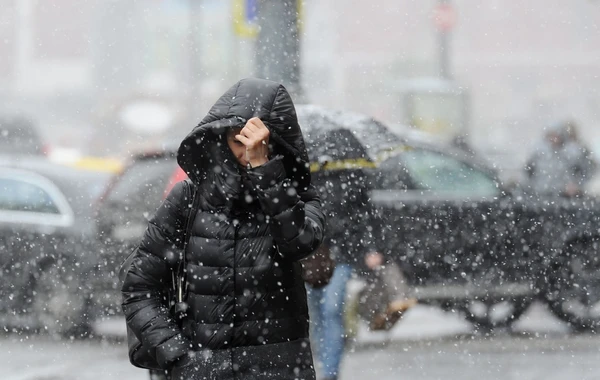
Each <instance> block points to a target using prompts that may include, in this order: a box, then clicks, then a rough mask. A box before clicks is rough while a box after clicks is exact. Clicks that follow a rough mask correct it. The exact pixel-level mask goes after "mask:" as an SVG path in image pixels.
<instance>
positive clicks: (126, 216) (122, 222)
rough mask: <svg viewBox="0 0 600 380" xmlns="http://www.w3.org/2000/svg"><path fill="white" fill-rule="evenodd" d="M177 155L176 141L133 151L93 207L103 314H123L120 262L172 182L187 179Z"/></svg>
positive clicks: (97, 303) (99, 310)
mask: <svg viewBox="0 0 600 380" xmlns="http://www.w3.org/2000/svg"><path fill="white" fill-rule="evenodd" d="M176 154H177V151H176V148H175V147H173V146H166V147H162V148H160V149H156V150H151V151H144V152H140V153H136V154H134V155H133V156H132V157H131V158H130V160H129V161H128V162H127V163H126V164H125V165H124V166H123V168H122V170H121V171H120V172H119V173H117V174H115V175H114V176H113V177H112V178H111V180H110V181H109V184H108V186H107V187H106V188H105V190H104V192H103V194H102V195H101V196H100V198H99V200H98V202H97V203H96V204H95V206H94V215H95V220H96V224H97V233H98V236H97V240H98V241H99V242H100V243H101V248H100V249H99V250H98V252H97V254H98V257H99V262H98V267H97V275H96V276H95V277H94V285H93V286H94V293H95V295H96V298H95V303H94V305H95V306H94V308H95V310H96V316H97V318H98V319H107V318H112V317H114V316H118V315H121V314H122V313H121V293H120V284H119V283H118V281H117V280H116V278H117V273H118V270H119V267H120V265H121V263H122V261H123V260H124V259H125V257H127V255H128V254H129V253H130V252H131V250H132V249H134V248H135V247H136V246H137V245H138V244H139V242H140V239H141V237H142V235H143V233H144V231H145V230H146V227H147V225H148V220H149V218H150V217H152V215H153V214H154V212H155V211H156V209H157V208H158V206H159V205H160V203H161V202H162V200H163V199H164V198H165V197H166V195H167V194H168V193H169V191H170V190H171V188H172V187H173V185H174V184H175V183H177V182H179V181H181V180H183V179H185V178H187V176H186V174H185V173H184V172H183V170H181V168H180V167H179V165H178V164H177V159H176Z"/></svg>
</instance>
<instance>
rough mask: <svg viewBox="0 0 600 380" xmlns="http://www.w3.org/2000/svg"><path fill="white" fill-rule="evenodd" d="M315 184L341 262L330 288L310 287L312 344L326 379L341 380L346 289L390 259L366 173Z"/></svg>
mask: <svg viewBox="0 0 600 380" xmlns="http://www.w3.org/2000/svg"><path fill="white" fill-rule="evenodd" d="M340 143H343V141H341V142H340ZM314 183H315V186H316V187H317V189H318V192H319V195H320V197H321V201H322V204H323V210H324V212H325V215H326V217H327V234H326V237H325V242H324V245H326V246H327V247H329V249H330V252H331V255H332V256H333V259H334V261H335V263H336V264H335V270H334V272H333V276H332V278H331V280H330V282H329V284H328V285H326V286H325V287H322V288H318V289H315V288H311V287H310V286H308V299H309V308H310V316H311V327H312V330H311V338H312V339H311V340H312V342H313V345H314V349H315V357H316V359H317V362H318V368H319V370H320V373H321V375H322V379H323V380H334V379H337V378H338V376H339V371H340V365H341V362H342V358H343V354H344V348H345V345H346V331H345V327H344V310H345V306H346V286H347V284H348V281H349V280H350V279H351V278H352V276H353V273H356V274H362V275H367V276H369V273H370V274H371V275H372V274H374V272H368V271H367V269H372V270H374V271H375V270H376V269H377V268H378V267H380V266H381V264H382V263H383V261H384V260H385V259H384V256H383V254H382V253H380V252H381V250H380V249H379V244H380V243H381V239H379V238H378V236H379V231H380V230H381V228H382V226H381V225H380V222H379V218H378V217H377V215H376V213H375V210H374V208H373V205H372V204H371V202H370V199H369V194H368V190H369V188H368V186H369V185H368V183H369V180H368V179H367V176H366V175H365V173H364V172H363V171H362V170H360V169H356V170H352V169H344V170H333V171H322V172H317V173H315V174H314ZM365 265H366V266H365ZM375 302H377V301H375ZM387 306H388V305H383V308H384V309H387ZM402 307H404V306H402ZM377 310H380V307H379V306H378V308H377ZM386 312H387V310H386ZM389 313H390V314H389V315H390V317H391V315H392V314H394V313H395V312H394V311H393V310H392V309H389ZM373 316H374V315H373Z"/></svg>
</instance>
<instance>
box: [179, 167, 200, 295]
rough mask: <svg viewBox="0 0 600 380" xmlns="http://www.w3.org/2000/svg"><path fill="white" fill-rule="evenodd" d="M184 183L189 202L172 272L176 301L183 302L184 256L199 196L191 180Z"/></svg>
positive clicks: (184, 285)
mask: <svg viewBox="0 0 600 380" xmlns="http://www.w3.org/2000/svg"><path fill="white" fill-rule="evenodd" d="M185 185H186V188H187V195H188V196H187V199H188V201H189V200H191V202H190V203H189V206H188V207H189V210H188V214H187V218H186V223H185V235H184V241H183V250H182V251H181V257H180V259H179V265H178V266H177V273H173V275H174V276H176V279H175V280H176V281H175V284H176V285H175V289H176V290H177V302H183V298H184V293H185V290H186V288H187V282H186V281H185V268H186V264H185V256H186V252H187V247H188V243H189V241H190V237H191V233H192V227H193V226H194V220H195V219H196V214H197V213H198V202H199V197H198V196H197V191H196V186H195V185H194V184H193V183H192V181H191V180H189V179H186V180H185Z"/></svg>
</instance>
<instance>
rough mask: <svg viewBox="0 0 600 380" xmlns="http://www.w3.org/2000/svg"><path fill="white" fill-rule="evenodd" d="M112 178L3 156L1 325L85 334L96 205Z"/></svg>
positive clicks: (0, 194)
mask: <svg viewBox="0 0 600 380" xmlns="http://www.w3.org/2000/svg"><path fill="white" fill-rule="evenodd" d="M107 179H108V176H107V175H106V174H105V173H97V172H90V171H85V170H77V169H74V168H70V167H66V166H63V165H58V164H53V163H50V162H48V161H47V160H46V159H44V158H35V157H19V158H15V157H14V156H12V157H10V158H9V157H4V158H0V268H2V281H1V282H0V312H1V313H0V314H1V317H0V318H2V320H3V326H7V327H11V328H18V329H23V328H26V329H31V330H43V331H47V332H49V333H51V334H62V335H65V334H73V333H75V332H83V331H86V330H87V328H88V327H89V321H88V320H87V318H86V312H87V306H88V297H90V296H91V289H90V288H89V287H88V283H87V281H86V277H87V274H88V273H89V272H88V270H90V269H91V268H93V266H94V261H95V258H94V252H95V251H96V250H97V248H96V246H95V236H96V228H95V223H94V221H93V215H92V204H93V202H94V197H97V196H98V195H99V194H98V189H101V188H102V187H103V185H104V183H105V182H106V180H107Z"/></svg>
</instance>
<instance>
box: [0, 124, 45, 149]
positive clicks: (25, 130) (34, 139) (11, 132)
mask: <svg viewBox="0 0 600 380" xmlns="http://www.w3.org/2000/svg"><path fill="white" fill-rule="evenodd" d="M47 149H48V147H47V145H46V144H44V142H43V141H42V138H41V136H40V134H39V132H38V130H37V129H36V126H35V124H34V123H33V122H32V121H31V120H30V119H28V118H26V117H23V116H20V115H0V152H2V154H18V155H45V154H46V153H47V152H46V150H47Z"/></svg>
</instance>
